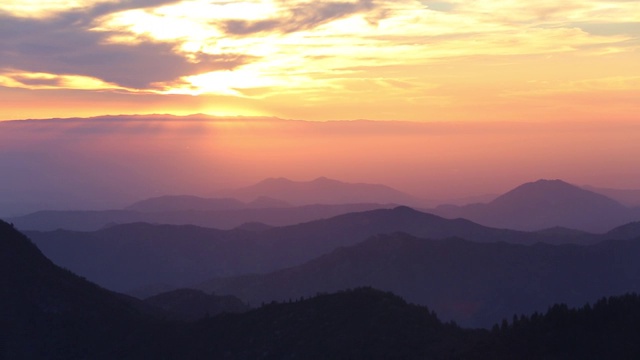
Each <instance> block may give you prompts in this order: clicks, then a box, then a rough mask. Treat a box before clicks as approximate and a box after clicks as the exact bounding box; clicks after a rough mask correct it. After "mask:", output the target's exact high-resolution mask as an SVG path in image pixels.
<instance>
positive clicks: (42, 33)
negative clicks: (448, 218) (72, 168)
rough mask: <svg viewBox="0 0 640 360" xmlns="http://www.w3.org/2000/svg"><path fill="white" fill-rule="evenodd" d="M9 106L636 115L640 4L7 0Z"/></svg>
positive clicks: (3, 111) (391, 115)
mask: <svg viewBox="0 0 640 360" xmlns="http://www.w3.org/2000/svg"><path fill="white" fill-rule="evenodd" d="M0 33H2V36H1V37H0V119H5V120H8V119H24V118H50V117H72V116H93V115H102V114H123V113H124V114H131V113H173V114H191V113H209V114H219V115H232V114H239V115H266V116H278V117H282V118H292V119H306V120H328V119H362V118H364V119H385V120H414V121H433V120H438V121H440V120H461V121H478V120H482V121H487V120H490V121H521V120H526V121H565V120H566V121H569V120H570V121H583V120H584V121H586V120H589V121H591V120H594V121H608V120H631V121H637V120H639V119H638V116H637V115H636V114H640V100H639V99H640V67H639V66H638V64H640V2H638V1H621V0H618V1H604V0H597V1H588V0H587V1H583V0H575V1H574V0H568V1H562V2H557V1H546V0H542V1H535V2H528V1H516V0H500V1H494V0H492V1H488V0H486V1H485V0H478V1H462V0H452V1H410V0H355V1H354V0H344V1H300V0H289V1H284V0H251V1H227V0H206V1H205V0H187V1H179V0H178V1H175V0H131V1H126V2H125V1H119V0H74V1H57V0H42V1H37V0H34V1H28V2H26V1H23V0H4V1H2V3H1V4H0Z"/></svg>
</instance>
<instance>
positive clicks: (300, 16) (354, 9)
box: [222, 0, 384, 35]
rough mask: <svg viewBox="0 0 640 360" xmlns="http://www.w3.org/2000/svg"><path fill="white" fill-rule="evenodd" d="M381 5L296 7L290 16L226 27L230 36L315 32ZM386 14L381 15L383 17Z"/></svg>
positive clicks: (365, 1)
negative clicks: (322, 27)
mask: <svg viewBox="0 0 640 360" xmlns="http://www.w3.org/2000/svg"><path fill="white" fill-rule="evenodd" d="M377 7H378V5H377V4H376V3H375V2H374V1H373V0H359V1H357V2H355V3H352V2H312V3H308V4H305V5H303V6H298V7H294V8H292V9H291V10H290V12H289V14H288V15H287V16H284V17H282V18H278V19H268V20H259V21H245V20H229V21H226V22H224V23H223V24H222V27H223V29H224V30H225V31H226V32H227V34H230V35H247V34H253V33H258V32H281V33H291V32H295V31H301V30H309V29H313V28H315V27H317V26H320V25H322V24H325V23H328V22H331V21H333V20H337V19H340V18H344V17H347V16H350V15H353V14H357V13H361V12H369V11H372V10H374V9H376V8H377ZM380 14H384V13H383V12H382V13H378V16H380Z"/></svg>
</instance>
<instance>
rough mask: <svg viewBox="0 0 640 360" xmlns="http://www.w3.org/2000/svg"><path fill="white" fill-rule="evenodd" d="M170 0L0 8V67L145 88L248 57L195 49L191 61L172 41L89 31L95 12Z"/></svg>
mask: <svg viewBox="0 0 640 360" xmlns="http://www.w3.org/2000/svg"><path fill="white" fill-rule="evenodd" d="M170 2H175V1H173V0H172V1H167V0H130V1H124V2H120V3H117V4H102V5H98V6H96V7H93V8H89V9H85V10H83V11H78V10H76V11H69V12H65V13H61V14H58V15H57V16H54V17H50V18H46V19H33V18H18V17H12V16H10V15H9V14H6V13H4V14H2V13H0V34H2V36H1V37H0V69H2V68H4V69H17V70H22V71H27V72H44V73H54V74H73V75H84V76H91V77H96V78H99V79H102V80H104V81H106V82H111V83H115V84H118V85H121V86H124V87H131V88H149V87H150V86H152V84H153V83H157V82H172V81H175V80H176V79H179V78H180V77H182V76H187V75H194V74H199V73H203V72H208V71H213V70H229V69H233V68H235V67H237V66H240V65H242V64H245V63H247V62H249V61H251V60H252V59H253V58H251V57H248V56H243V55H240V54H223V55H210V54H199V56H198V57H197V59H196V61H195V62H193V61H189V60H188V59H186V58H185V57H184V56H182V55H180V54H177V53H176V52H175V48H176V46H177V45H178V44H177V43H167V42H157V41H152V40H151V39H148V40H147V41H143V42H140V43H138V44H107V43H106V40H107V38H108V37H109V36H112V35H114V33H109V32H97V31H90V29H91V28H92V27H94V26H95V25H94V24H93V21H94V19H95V18H96V17H98V16H102V15H106V14H108V13H111V12H115V11H121V10H128V9H135V8H141V7H149V6H156V5H161V4H167V3H170Z"/></svg>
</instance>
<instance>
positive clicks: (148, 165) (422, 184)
mask: <svg viewBox="0 0 640 360" xmlns="http://www.w3.org/2000/svg"><path fill="white" fill-rule="evenodd" d="M638 158H640V124H634V123H628V122H626V123H625V122H609V123H604V122H603V123H595V122H594V123H583V122H581V123H566V122H565V123H562V124H556V123H505V122H500V123H490V122H478V123H469V122H467V123H455V122H453V123H445V122H442V123H438V122H436V123H411V122H393V121H386V122H379V121H376V122H373V121H334V122H307V121H292V120H280V119H275V118H243V117H239V118H212V117H206V116H190V117H172V116H144V117H135V116H121V117H101V118H93V119H55V120H38V121H35V120H34V121H11V122H0V173H1V174H2V178H1V179H0V215H4V216H6V215H9V214H17V213H19V212H21V211H22V212H26V211H33V210H39V209H65V208H66V209H71V208H75V209H78V208H114V207H123V206H126V205H129V204H130V203H132V202H134V201H138V200H141V199H144V198H148V197H152V196H160V195H167V194H190V195H199V196H218V195H219V194H224V193H225V192H227V193H228V190H229V189H234V188H241V187H245V186H249V185H252V184H254V183H257V182H259V181H261V180H263V179H265V178H279V177H285V178H288V179H292V180H297V181H309V180H312V179H315V178H318V177H321V176H325V177H328V178H332V179H338V180H341V181H345V182H354V183H371V184H384V185H388V186H391V187H394V188H395V189H398V190H400V191H404V192H407V193H409V194H412V195H415V196H418V197H420V198H423V199H431V200H434V201H436V202H446V200H448V199H456V198H463V197H467V196H476V195H484V194H491V193H503V192H505V191H507V190H509V189H511V188H514V187H515V186H517V185H519V184H521V183H524V182H527V181H533V180H536V179H540V178H552V179H556V178H559V179H563V180H565V181H568V182H571V183H574V184H589V185H593V186H599V187H607V188H627V189H638V188H640V168H639V167H638V166H637V159H638Z"/></svg>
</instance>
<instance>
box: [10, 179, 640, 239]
mask: <svg viewBox="0 0 640 360" xmlns="http://www.w3.org/2000/svg"><path fill="white" fill-rule="evenodd" d="M229 193H230V194H231V193H233V195H234V196H238V197H241V198H244V199H245V201H241V200H238V199H236V198H231V197H221V198H202V197H197V196H189V195H178V196H161V197H155V198H150V199H146V200H142V201H139V202H136V203H134V204H131V205H129V206H127V207H126V208H124V209H120V210H105V211H40V212H35V213H31V214H27V215H24V216H19V217H13V218H10V219H8V220H9V221H11V222H13V223H14V224H16V226H18V228H20V229H23V230H41V231H48V230H56V229H67V230H79V231H93V230H98V229H100V228H102V227H104V226H110V225H113V224H123V223H132V222H149V223H158V224H175V225H182V224H191V225H198V226H204V227H213V228H219V229H232V228H235V227H238V226H241V225H243V224H244V223H255V222H258V223H263V224H265V225H269V226H285V225H293V224H297V223H302V222H307V221H312V220H316V219H322V218H328V217H332V216H336V215H340V214H345V213H349V212H359V211H366V210H373V209H381V208H391V207H395V206H397V205H396V204H399V205H410V204H418V205H420V204H422V205H424V204H425V203H424V202H421V201H418V200H419V199H416V198H413V197H411V196H410V195H407V194H404V193H401V192H399V191H397V190H394V189H392V188H388V187H385V186H383V185H374V184H350V183H344V182H340V181H337V180H331V179H327V178H319V179H316V180H313V181H309V182H295V181H291V180H288V179H283V178H278V179H267V180H264V181H262V182H260V183H258V184H255V185H253V186H250V187H247V188H243V189H239V190H237V191H235V192H234V191H230V192H229ZM354 201H355V202H354ZM300 203H305V204H306V205H295V206H294V205H291V204H300ZM414 207H415V206H414ZM416 208H418V209H423V208H424V207H423V206H422V207H421V206H418V207H416ZM425 211H427V212H430V213H433V214H436V215H439V216H442V217H446V218H450V219H455V218H464V219H468V220H472V221H474V222H477V223H479V224H482V225H485V226H490V227H496V228H507V229H513V230H525V231H535V230H543V229H547V228H553V227H564V228H571V229H575V230H582V231H588V232H596V233H603V232H606V231H608V230H610V229H612V228H614V227H617V226H620V225H623V224H625V223H628V222H631V221H637V220H639V219H640V208H629V207H627V206H625V205H622V204H620V203H618V202H617V201H615V200H613V199H610V198H608V197H606V196H604V195H601V194H598V193H595V192H592V191H589V190H585V189H583V188H580V187H578V186H575V185H571V184H569V183H566V182H564V181H561V180H538V181H535V182H531V183H526V184H523V185H521V186H518V187H516V188H515V189H513V190H511V191H509V192H507V193H505V194H502V195H500V196H498V197H496V198H495V199H493V200H492V201H490V202H488V203H476V204H469V205H462V206H459V205H441V206H438V207H436V208H434V209H425Z"/></svg>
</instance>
